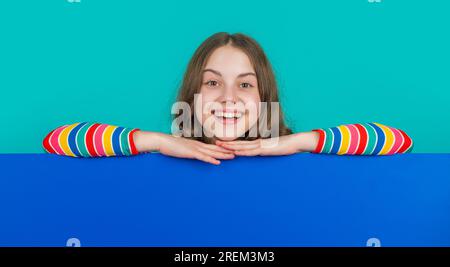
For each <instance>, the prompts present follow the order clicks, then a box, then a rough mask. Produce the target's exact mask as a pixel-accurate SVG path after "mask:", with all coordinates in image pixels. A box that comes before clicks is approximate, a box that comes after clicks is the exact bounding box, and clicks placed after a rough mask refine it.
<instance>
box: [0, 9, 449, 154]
mask: <svg viewBox="0 0 450 267" xmlns="http://www.w3.org/2000/svg"><path fill="white" fill-rule="evenodd" d="M449 11H450V1H444V0H442V1H438V0H434V1H425V0H422V1H414V0H397V1H394V0H382V1H381V2H380V3H370V2H369V1H367V0H348V1H336V0H334V1H333V0H329V1H326V0H316V1H313V0H309V1H237V0H228V1H190V2H188V1H181V0H180V1H160V2H154V1H144V0H142V1H137V0H136V1H132V0H129V1H125V0H121V1H112V0H110V1H107V0H97V1H94V0H81V1H80V3H70V2H68V1H66V0H47V1H36V0H34V1H33V0H28V1H12V0H10V1H1V2H0V96H1V98H0V101H1V102H0V103H1V105H0V116H1V122H2V126H1V127H2V131H0V153H37V152H43V149H42V145H41V142H42V139H43V138H44V136H45V135H46V133H47V132H49V131H50V130H52V129H54V128H56V127H57V126H60V125H63V124H69V123H75V122H80V121H97V122H102V123H110V124H114V125H120V126H125V127H137V128H141V129H143V130H150V131H162V132H169V129H170V122H171V118H170V107H171V104H172V102H173V101H174V99H175V96H176V91H177V88H178V86H179V84H180V82H181V78H182V75H183V72H184V70H185V67H186V64H187V63H188V61H189V59H190V57H191V56H192V54H193V52H194V50H195V49H196V48H197V46H199V45H200V43H201V42H202V41H203V40H204V39H206V38H207V37H208V36H210V35H211V34H213V33H216V32H219V31H227V32H231V33H235V32H242V33H245V34H249V35H250V36H252V37H253V38H255V39H256V40H257V41H258V42H259V43H260V44H261V45H262V46H263V48H264V49H265V51H266V53H267V55H268V57H269V59H270V60H271V62H272V64H273V67H274V70H275V73H276V75H277V80H278V83H279V86H280V94H281V101H282V102H281V103H282V106H283V108H284V110H285V113H286V114H287V119H288V123H289V125H290V126H291V127H292V128H293V129H294V130H295V131H308V130H311V129H313V128H318V127H331V126H337V125H340V124H346V123H356V122H369V121H375V122H380V123H383V124H387V125H390V126H393V127H397V128H400V129H403V130H405V131H406V132H407V133H408V134H409V135H410V136H411V137H412V138H413V140H414V141H415V147H414V152H421V153H422V152H450V141H449V140H450V138H448V137H449V136H450V124H449V122H450V120H449V114H450V112H449V103H450V101H449V100H450V82H449V74H450V71H449V70H450V67H449V64H450V52H449V49H450V37H449V36H450V35H449V28H450V27H449V26H450V16H449Z"/></svg>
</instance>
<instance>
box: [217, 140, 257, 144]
mask: <svg viewBox="0 0 450 267" xmlns="http://www.w3.org/2000/svg"><path fill="white" fill-rule="evenodd" d="M260 141H261V140H260V139H256V140H253V141H221V140H217V141H216V144H217V145H222V144H229V145H241V144H242V145H246V144H255V143H259V142H260Z"/></svg>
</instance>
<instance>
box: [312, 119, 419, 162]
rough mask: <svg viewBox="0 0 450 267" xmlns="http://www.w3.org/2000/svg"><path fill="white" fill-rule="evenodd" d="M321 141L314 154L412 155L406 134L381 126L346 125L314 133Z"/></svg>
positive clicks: (410, 141) (372, 124)
mask: <svg viewBox="0 0 450 267" xmlns="http://www.w3.org/2000/svg"><path fill="white" fill-rule="evenodd" d="M313 131H315V132H318V133H319V141H318V143H317V147H316V149H315V150H314V151H313V153H324V154H337V155H392V154H401V153H409V152H411V151H412V149H413V141H412V139H411V138H410V137H409V136H408V135H407V134H406V133H405V132H404V131H402V130H400V129H396V128H393V127H389V126H386V125H383V124H380V123H376V122H373V123H358V124H346V125H340V126H337V127H331V128H323V129H314V130H313Z"/></svg>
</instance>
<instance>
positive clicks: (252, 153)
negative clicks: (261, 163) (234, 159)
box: [234, 148, 261, 156]
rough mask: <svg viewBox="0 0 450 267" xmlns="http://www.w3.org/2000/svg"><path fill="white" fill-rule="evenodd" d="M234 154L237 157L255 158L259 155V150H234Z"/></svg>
mask: <svg viewBox="0 0 450 267" xmlns="http://www.w3.org/2000/svg"><path fill="white" fill-rule="evenodd" d="M234 154H236V155H238V156H257V155H261V149H259V148H256V149H250V150H236V151H234Z"/></svg>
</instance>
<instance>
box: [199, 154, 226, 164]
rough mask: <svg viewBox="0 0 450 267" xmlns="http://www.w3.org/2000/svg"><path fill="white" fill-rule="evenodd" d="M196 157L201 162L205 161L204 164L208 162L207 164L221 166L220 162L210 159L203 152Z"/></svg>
mask: <svg viewBox="0 0 450 267" xmlns="http://www.w3.org/2000/svg"><path fill="white" fill-rule="evenodd" d="M194 157H195V158H196V159H198V160H201V161H204V162H207V163H211V164H214V165H219V164H220V161H218V160H217V159H215V158H213V157H210V156H208V155H206V154H204V153H201V152H198V153H196V154H195V155H194Z"/></svg>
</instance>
